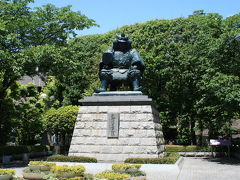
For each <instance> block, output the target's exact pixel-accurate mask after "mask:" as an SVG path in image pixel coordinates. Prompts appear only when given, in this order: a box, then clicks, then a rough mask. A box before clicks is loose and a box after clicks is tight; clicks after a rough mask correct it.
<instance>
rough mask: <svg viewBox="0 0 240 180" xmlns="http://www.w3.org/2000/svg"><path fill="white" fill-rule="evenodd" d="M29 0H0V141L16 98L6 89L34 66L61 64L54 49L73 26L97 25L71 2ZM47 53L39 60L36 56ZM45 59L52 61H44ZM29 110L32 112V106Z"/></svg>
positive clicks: (9, 124) (11, 118)
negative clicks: (59, 5)
mask: <svg viewBox="0 0 240 180" xmlns="http://www.w3.org/2000/svg"><path fill="white" fill-rule="evenodd" d="M30 2H33V1H32V0H18V1H11V0H2V1H0V17H1V20H0V44H1V47H0V114H1V116H0V124H1V125H0V144H5V143H6V141H7V140H8V138H9V134H10V132H11V131H12V130H13V128H14V122H13V121H14V113H15V107H14V106H15V104H14V103H15V102H14V101H13V100H12V99H11V97H9V95H8V91H12V90H13V88H14V84H15V82H16V81H17V80H19V79H20V78H21V77H22V76H23V75H25V74H27V75H35V74H37V72H36V71H35V68H36V67H37V66H39V67H40V71H41V72H42V73H46V72H50V70H49V68H50V69H51V68H52V70H51V71H55V72H56V69H57V68H59V67H62V65H63V62H62V60H63V58H59V56H58V55H57V53H55V52H59V51H60V52H61V48H63V47H64V46H67V39H69V38H70V37H71V36H75V35H76V34H75V33H74V30H82V29H84V28H89V27H91V26H95V25H96V24H95V22H94V21H93V20H92V19H89V18H87V17H86V16H85V15H82V14H81V13H80V12H74V11H72V10H71V7H70V6H67V7H62V8H57V7H55V6H54V5H51V4H47V5H45V6H43V7H39V8H35V9H31V8H30V7H29V3H30ZM63 49H64V48H63ZM49 53H50V54H51V56H49ZM52 54H55V55H52ZM48 56H49V58H46V59H41V61H40V59H38V58H36V57H48ZM48 60H52V61H49V62H48V63H46V61H48ZM64 60H66V59H64ZM65 62H66V61H65ZM55 64H58V65H57V66H55ZM65 64H66V63H65ZM55 67H56V68H55ZM63 68H64V67H63ZM58 70H60V69H58ZM58 72H61V71H58ZM6 109H7V110H6ZM25 111H26V109H25ZM36 111H37V110H36ZM29 113H30V114H31V116H32V115H33V114H34V113H35V110H33V111H31V112H29ZM25 118H27V117H25ZM31 119H32V118H31ZM31 121H32V120H31ZM21 128H25V126H24V125H21ZM33 129H34V128H33ZM23 132H24V131H23V130H22V129H21V130H20V133H19V134H21V135H22V137H20V139H19V142H20V143H25V142H23V139H25V135H23Z"/></svg>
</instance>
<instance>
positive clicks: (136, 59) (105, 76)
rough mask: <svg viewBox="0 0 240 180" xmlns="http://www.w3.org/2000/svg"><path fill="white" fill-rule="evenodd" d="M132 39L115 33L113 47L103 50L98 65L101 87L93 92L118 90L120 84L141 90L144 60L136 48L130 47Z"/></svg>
mask: <svg viewBox="0 0 240 180" xmlns="http://www.w3.org/2000/svg"><path fill="white" fill-rule="evenodd" d="M131 44H132V41H130V40H129V38H128V37H127V36H125V34H121V35H116V39H115V40H114V41H113V47H112V48H110V49H109V50H107V51H106V52H104V54H103V56H102V59H101V62H100V65H99V78H100V80H101V86H102V87H101V88H98V89H96V90H95V92H97V93H99V92H104V91H107V89H108V87H110V91H116V90H118V87H119V86H121V85H122V84H124V85H127V86H129V87H130V89H131V90H132V91H140V90H141V86H140V83H141V79H142V75H143V71H144V62H143V60H142V58H141V57H140V54H139V53H138V52H137V50H136V49H134V48H132V45H131Z"/></svg>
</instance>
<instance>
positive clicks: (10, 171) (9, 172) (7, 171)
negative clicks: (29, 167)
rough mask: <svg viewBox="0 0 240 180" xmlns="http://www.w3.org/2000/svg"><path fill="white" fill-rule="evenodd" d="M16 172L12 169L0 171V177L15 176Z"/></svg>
mask: <svg viewBox="0 0 240 180" xmlns="http://www.w3.org/2000/svg"><path fill="white" fill-rule="evenodd" d="M15 174H16V172H15V170H13V169H0V175H15Z"/></svg>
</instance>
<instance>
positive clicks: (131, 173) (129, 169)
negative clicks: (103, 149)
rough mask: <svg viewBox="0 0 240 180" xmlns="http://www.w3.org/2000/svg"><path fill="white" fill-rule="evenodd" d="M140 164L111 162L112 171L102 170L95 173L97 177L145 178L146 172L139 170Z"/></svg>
mask: <svg viewBox="0 0 240 180" xmlns="http://www.w3.org/2000/svg"><path fill="white" fill-rule="evenodd" d="M140 167H141V165H140V164H133V165H131V164H113V165H112V170H113V171H103V172H101V173H98V174H96V175H95V177H96V178H98V179H107V180H122V179H124V180H125V179H126V180H127V179H135V178H136V179H138V178H140V177H141V179H142V180H145V179H146V177H145V176H146V174H145V173H144V172H142V171H140Z"/></svg>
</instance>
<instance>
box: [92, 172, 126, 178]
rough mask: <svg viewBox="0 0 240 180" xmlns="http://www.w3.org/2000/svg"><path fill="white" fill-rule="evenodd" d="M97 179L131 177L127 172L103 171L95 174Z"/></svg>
mask: <svg viewBox="0 0 240 180" xmlns="http://www.w3.org/2000/svg"><path fill="white" fill-rule="evenodd" d="M95 176H96V177H97V178H99V179H108V180H121V179H124V178H129V177H131V176H130V175H129V174H123V173H117V172H109V171H104V172H101V173H98V174H96V175H95Z"/></svg>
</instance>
